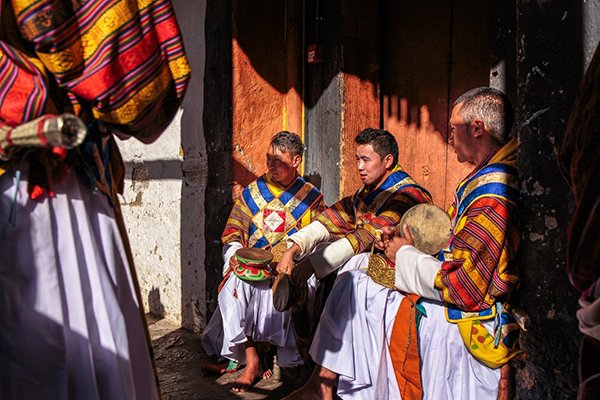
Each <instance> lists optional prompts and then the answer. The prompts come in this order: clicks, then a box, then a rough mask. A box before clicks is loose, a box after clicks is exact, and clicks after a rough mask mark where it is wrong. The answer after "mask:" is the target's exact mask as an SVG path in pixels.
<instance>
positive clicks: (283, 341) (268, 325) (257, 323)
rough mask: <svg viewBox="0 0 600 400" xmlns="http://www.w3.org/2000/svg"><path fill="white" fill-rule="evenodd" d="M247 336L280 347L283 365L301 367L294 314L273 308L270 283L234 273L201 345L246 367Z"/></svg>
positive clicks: (220, 295)
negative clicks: (248, 280)
mask: <svg viewBox="0 0 600 400" xmlns="http://www.w3.org/2000/svg"><path fill="white" fill-rule="evenodd" d="M248 337H251V338H252V340H254V341H255V342H267V343H271V344H272V345H275V346H277V362H278V364H279V365H280V366H283V367H288V366H295V365H300V364H302V360H301V358H300V355H299V354H298V351H297V349H296V340H295V338H294V329H293V324H292V319H291V314H290V312H289V311H286V312H283V313H282V312H279V311H277V310H276V309H275V307H273V296H272V293H271V288H270V286H269V281H268V280H267V281H261V282H247V281H244V280H242V279H240V278H238V277H237V276H236V275H234V274H231V275H230V276H229V278H228V279H227V281H226V282H225V284H224V285H223V288H222V289H221V292H220V293H219V307H218V309H217V310H216V312H215V313H214V314H213V316H212V318H211V320H210V322H209V324H208V326H207V327H206V330H205V332H204V334H203V336H202V345H203V347H204V349H205V350H206V352H207V353H208V354H211V355H212V354H219V355H221V356H222V357H225V358H228V359H230V360H235V361H238V362H239V363H241V364H245V363H246V354H245V344H246V342H247V341H248V339H247V338H248Z"/></svg>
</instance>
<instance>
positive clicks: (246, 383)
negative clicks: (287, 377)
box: [231, 365, 263, 392]
mask: <svg viewBox="0 0 600 400" xmlns="http://www.w3.org/2000/svg"><path fill="white" fill-rule="evenodd" d="M262 376H263V371H262V368H261V367H260V365H257V366H254V365H246V368H244V369H243V370H242V375H240V377H239V378H237V379H236V380H235V381H234V382H233V386H232V387H231V390H233V391H234V392H247V391H248V389H250V388H251V387H252V386H254V384H255V383H256V381H257V379H259V378H260V377H262Z"/></svg>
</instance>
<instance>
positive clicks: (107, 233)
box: [0, 168, 158, 400]
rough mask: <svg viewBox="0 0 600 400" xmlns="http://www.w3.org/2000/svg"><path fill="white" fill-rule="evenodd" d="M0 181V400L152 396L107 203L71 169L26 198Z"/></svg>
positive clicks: (140, 329) (23, 187)
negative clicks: (42, 192)
mask: <svg viewBox="0 0 600 400" xmlns="http://www.w3.org/2000/svg"><path fill="white" fill-rule="evenodd" d="M14 175H15V172H14V170H9V171H7V173H5V174H4V175H2V176H0V193H1V196H0V398H2V399H6V400H8V399H19V400H23V399H25V400H27V399H36V400H37V399H66V398H69V399H85V400H88V399H106V400H112V399H144V400H146V399H157V398H158V391H157V387H156V380H155V375H154V371H153V368H152V363H151V359H150V354H149V347H148V343H147V340H146V334H145V331H144V330H145V328H144V325H143V319H142V317H141V314H140V311H139V307H138V303H137V297H136V293H135V289H134V285H133V281H132V276H131V273H130V270H129V265H128V262H127V259H126V254H125V250H124V247H123V242H122V240H121V237H120V233H119V231H118V228H117V224H116V222H115V220H114V213H113V209H112V208H111V207H110V205H109V203H108V200H107V198H106V197H105V196H104V195H103V194H101V193H98V192H92V191H91V190H89V189H88V188H86V187H84V186H83V185H82V184H80V182H79V180H78V178H77V177H76V175H75V174H74V173H73V172H71V173H70V174H69V175H68V176H67V178H66V179H65V180H64V181H62V182H60V183H55V184H54V185H53V187H52V189H53V190H54V192H55V197H53V198H49V197H44V198H43V199H42V200H40V201H33V200H30V199H29V198H28V194H27V169H26V168H25V169H24V171H23V177H22V180H21V181H20V183H19V186H18V196H17V202H16V226H15V227H13V226H11V225H10V224H8V219H9V212H10V211H9V210H10V208H11V204H12V198H13V195H14V193H15V182H14V179H13V178H14Z"/></svg>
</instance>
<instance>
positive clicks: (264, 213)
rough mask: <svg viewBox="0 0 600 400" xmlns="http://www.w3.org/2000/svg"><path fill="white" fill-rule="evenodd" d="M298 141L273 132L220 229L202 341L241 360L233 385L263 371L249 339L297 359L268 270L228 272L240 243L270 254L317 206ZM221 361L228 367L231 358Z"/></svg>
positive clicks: (286, 362)
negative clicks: (259, 169)
mask: <svg viewBox="0 0 600 400" xmlns="http://www.w3.org/2000/svg"><path fill="white" fill-rule="evenodd" d="M303 149H304V147H303V144H302V140H301V139H300V137H299V136H298V135H296V134H294V133H291V132H287V131H282V132H279V133H277V134H276V135H275V136H273V138H272V139H271V143H270V145H269V148H268V151H267V168H268V172H267V173H265V174H264V175H262V176H261V177H259V178H258V179H257V180H255V181H254V182H252V183H250V184H249V185H248V186H247V187H246V188H244V190H243V191H242V193H241V196H240V198H239V199H238V200H236V202H235V204H234V206H233V210H232V211H231V214H230V215H229V219H228V220H227V224H226V226H225V230H224V231H223V235H222V237H221V241H222V242H223V245H224V247H223V261H224V265H223V275H224V279H223V283H222V284H221V287H220V290H219V307H218V309H217V310H216V312H215V314H214V315H213V317H212V318H211V320H210V322H209V324H208V326H207V327H206V330H205V332H204V335H203V338H202V344H203V346H204V348H205V350H206V352H207V353H208V354H209V355H213V354H218V355H221V356H222V357H224V358H226V359H229V360H231V361H232V362H233V363H234V364H235V363H241V364H246V367H245V368H244V370H243V371H242V375H241V376H240V377H239V378H238V379H237V380H236V381H235V382H234V384H233V390H234V391H240V392H243V391H246V390H248V389H249V388H250V387H251V386H252V385H253V384H254V381H255V380H256V379H258V378H259V377H260V376H264V377H268V376H270V373H271V372H270V371H269V370H267V369H266V368H265V366H264V365H261V362H260V357H259V352H258V350H257V344H260V343H265V344H269V345H274V346H276V347H277V352H278V363H279V365H280V366H295V365H299V364H301V363H302V360H301V359H300V357H299V355H298V352H297V350H296V345H295V342H294V334H293V328H292V324H291V321H290V315H289V312H283V313H281V312H279V311H277V310H275V309H274V308H273V302H272V296H271V290H270V285H269V283H270V280H269V279H268V276H266V275H265V276H263V277H260V276H258V275H254V276H251V277H250V278H251V280H245V279H246V278H245V276H243V275H241V274H238V273H237V272H235V273H234V271H239V270H238V269H237V267H238V266H239V262H238V260H237V258H236V257H234V254H235V253H236V251H238V250H239V249H241V248H244V247H247V248H259V249H266V250H270V251H271V252H272V253H273V255H274V261H278V260H279V258H280V256H281V254H282V253H283V252H284V251H285V249H286V246H287V245H286V243H287V242H286V240H287V238H288V236H290V235H292V234H293V233H294V232H296V231H297V230H298V229H300V228H302V227H303V226H306V225H308V224H309V223H310V222H311V221H313V220H314V219H315V218H316V216H317V215H318V214H319V213H320V212H321V211H322V210H323V209H324V208H325V205H324V203H323V196H322V195H321V193H320V192H319V190H318V189H317V188H316V187H314V186H313V185H312V184H310V183H308V182H305V181H304V179H302V177H301V176H299V175H298V171H297V168H298V167H299V166H300V163H301V162H302V153H303ZM263 278H264V279H263ZM230 364H231V363H230ZM225 368H226V369H229V370H231V369H234V367H232V366H231V365H230V366H229V367H228V368H227V367H225Z"/></svg>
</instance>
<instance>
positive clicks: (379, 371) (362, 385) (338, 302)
mask: <svg viewBox="0 0 600 400" xmlns="http://www.w3.org/2000/svg"><path fill="white" fill-rule="evenodd" d="M367 265H368V254H360V255H358V256H355V257H353V258H352V259H351V260H350V261H349V262H348V263H347V265H346V266H345V267H344V269H345V270H347V271H349V272H346V273H342V274H341V275H339V276H338V279H337V281H336V283H335V285H334V287H333V290H332V292H331V294H330V295H329V300H328V301H327V304H326V306H325V310H324V311H323V314H322V316H321V321H320V323H319V326H318V328H317V332H316V334H315V338H314V340H313V344H312V346H311V349H310V354H311V356H312V357H313V360H314V361H315V362H316V363H317V364H320V365H322V366H324V367H325V368H328V369H330V370H331V371H333V372H335V373H337V374H338V375H339V382H338V395H339V396H340V397H341V398H343V399H375V398H380V397H382V396H383V398H389V399H400V394H399V391H398V386H397V382H396V377H395V375H394V370H393V367H392V364H391V359H390V355H389V351H388V344H389V340H390V336H391V331H392V327H393V321H394V318H395V315H396V312H397V310H398V307H399V306H400V302H401V301H402V298H403V295H402V294H401V293H400V292H399V291H396V290H389V289H386V288H384V287H383V286H381V285H379V284H377V283H375V282H374V281H373V280H371V279H370V278H369V277H368V276H367V275H366V273H365V269H366V267H367ZM422 304H423V306H424V308H425V310H426V314H427V315H426V316H424V317H423V318H422V319H421V323H420V327H419V352H420V356H421V378H422V382H423V393H424V399H439V400H442V399H443V400H446V399H457V400H458V399H494V400H495V399H496V398H497V395H498V384H499V380H500V371H499V370H492V369H490V368H488V367H486V366H485V365H483V364H481V363H480V362H479V361H477V360H476V359H474V358H473V357H472V356H471V355H470V353H469V352H468V350H467V348H466V347H465V345H464V344H463V341H462V339H461V338H460V335H459V332H458V328H457V327H456V326H455V325H454V324H451V323H448V322H447V321H446V318H445V312H444V307H443V304H442V303H439V302H436V301H435V300H423V302H422ZM487 328H488V330H490V328H489V327H487Z"/></svg>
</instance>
